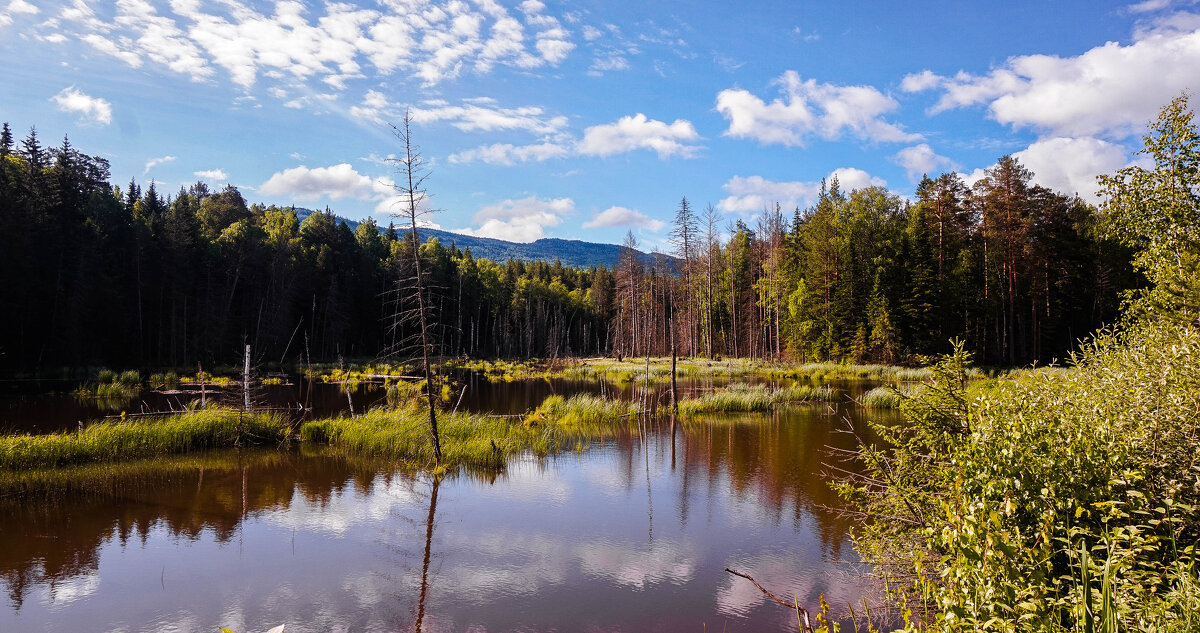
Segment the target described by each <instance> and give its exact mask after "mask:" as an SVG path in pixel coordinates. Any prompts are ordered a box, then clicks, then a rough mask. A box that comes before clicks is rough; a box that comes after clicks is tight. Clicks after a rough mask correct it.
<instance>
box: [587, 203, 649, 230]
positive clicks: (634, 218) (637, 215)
mask: <svg viewBox="0 0 1200 633" xmlns="http://www.w3.org/2000/svg"><path fill="white" fill-rule="evenodd" d="M609 226H640V227H642V228H645V229H650V230H651V231H656V232H657V231H661V230H662V228H663V227H664V226H666V224H665V223H663V222H662V221H660V220H655V219H654V218H652V217H650V216H648V215H646V214H645V213H642V212H641V211H635V210H634V209H626V208H625V207H609V208H607V209H605V210H604V211H601V212H600V213H597V214H596V216H595V217H593V218H592V219H591V220H588V221H587V222H584V223H583V228H585V229H597V228H601V227H609Z"/></svg>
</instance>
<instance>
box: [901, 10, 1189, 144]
mask: <svg viewBox="0 0 1200 633" xmlns="http://www.w3.org/2000/svg"><path fill="white" fill-rule="evenodd" d="M1189 16H1190V18H1194V17H1195V16H1192V15H1191V14H1175V15H1173V16H1170V17H1169V18H1164V19H1163V20H1161V21H1156V22H1154V23H1152V24H1151V25H1150V26H1149V27H1147V28H1141V29H1139V30H1138V31H1136V32H1135V33H1134V41H1133V42H1132V43H1130V44H1127V45H1123V44H1120V43H1117V42H1108V43H1106V44H1104V45H1103V46H1097V47H1095V48H1092V49H1091V50H1088V51H1086V52H1084V53H1083V54H1081V55H1078V56H1075V57H1058V56H1054V55H1024V56H1018V57H1012V58H1010V59H1008V61H1007V62H1005V64H1004V65H1003V66H1001V67H999V68H996V69H994V70H992V71H991V72H989V73H987V74H984V75H973V74H970V73H967V72H962V71H960V72H959V73H957V74H956V75H954V76H952V77H947V76H940V75H936V74H934V73H932V72H930V71H923V72H921V73H917V74H914V75H909V76H908V77H905V79H904V81H903V82H902V84H901V88H902V89H904V90H906V91H909V92H918V91H924V90H936V91H939V92H940V93H941V96H940V97H939V99H938V101H937V103H936V104H935V105H934V106H933V107H932V108H931V109H930V114H936V113H938V112H942V111H945V110H950V109H955V108H963V107H968V106H975V105H984V106H986V107H987V109H988V113H989V116H991V118H993V119H995V120H996V121H998V122H1000V123H1002V124H1006V125H1011V126H1012V127H1013V128H1016V129H1021V128H1032V129H1035V130H1038V131H1041V132H1043V133H1045V134H1047V135H1049V136H1064V137H1082V136H1107V137H1112V138H1123V137H1125V136H1129V135H1131V134H1135V133H1137V132H1139V131H1140V130H1141V129H1142V128H1143V126H1144V125H1145V123H1146V121H1148V120H1150V119H1152V118H1153V117H1154V115H1155V113H1156V112H1157V111H1158V109H1159V108H1160V107H1161V106H1162V104H1164V103H1166V102H1168V101H1170V100H1171V99H1172V98H1173V97H1175V96H1177V95H1178V94H1179V91H1180V89H1181V87H1186V86H1196V85H1200V20H1196V19H1189Z"/></svg>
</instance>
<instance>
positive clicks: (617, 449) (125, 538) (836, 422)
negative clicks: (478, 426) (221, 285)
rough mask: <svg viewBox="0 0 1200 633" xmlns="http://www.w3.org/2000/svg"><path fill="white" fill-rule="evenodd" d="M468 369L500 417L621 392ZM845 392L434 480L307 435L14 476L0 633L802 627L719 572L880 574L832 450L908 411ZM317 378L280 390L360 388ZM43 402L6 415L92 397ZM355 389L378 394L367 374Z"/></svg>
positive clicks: (796, 590) (466, 402) (854, 585)
mask: <svg viewBox="0 0 1200 633" xmlns="http://www.w3.org/2000/svg"><path fill="white" fill-rule="evenodd" d="M464 381H465V382H466V384H467V386H468V389H467V396H466V397H464V399H463V402H461V403H460V404H461V406H463V407H464V408H466V407H469V408H471V409H475V410H480V411H492V412H496V413H511V412H514V411H517V412H519V411H525V410H528V409H530V408H532V407H533V406H536V404H537V403H539V402H540V401H541V399H542V398H544V397H545V396H546V395H549V394H550V393H561V394H564V395H569V394H570V393H574V392H579V391H587V392H600V391H603V390H607V391H609V392H610V393H611V392H612V388H611V387H608V386H605V385H601V384H600V383H596V382H586V381H585V382H567V381H531V382H524V383H506V384H491V383H488V382H486V381H484V380H481V379H478V378H475V377H468V378H466V379H465V380H464ZM710 386H711V385H710V384H703V383H688V384H687V385H686V388H687V389H689V390H703V389H706V388H710ZM842 388H843V389H844V390H845V391H846V398H845V400H846V401H845V402H844V403H842V404H837V405H829V404H820V405H806V406H802V407H792V408H788V409H784V410H780V411H777V412H775V413H772V414H759V415H743V416H733V417H730V416H722V417H711V418H705V419H703V420H697V421H692V422H688V423H686V424H682V423H681V424H679V425H677V426H676V428H675V429H674V432H672V430H671V427H670V425H669V424H668V423H667V422H665V421H663V422H657V423H649V424H646V425H645V426H644V428H642V429H639V430H638V431H635V432H629V433H627V434H625V435H623V436H621V437H619V438H618V439H616V440H614V441H609V442H604V443H596V444H593V445H591V446H589V447H585V448H583V449H582V450H579V451H575V452H570V453H565V454H560V455H558V456H555V457H549V458H545V459H538V458H535V457H526V458H522V459H519V460H514V461H513V462H511V463H510V464H509V465H508V467H507V468H506V469H505V470H504V471H502V472H499V473H470V472H463V473H459V474H456V475H453V476H448V477H445V478H442V479H440V480H438V481H435V480H434V479H432V478H431V477H430V476H428V475H427V474H421V473H411V472H407V471H404V470H398V469H396V468H395V467H394V466H393V465H390V464H387V463H383V462H381V461H379V460H373V459H365V458H352V457H346V456H344V455H339V454H337V453H335V452H332V451H329V450H310V449H294V450H282V451H280V450H256V451H241V452H234V451H228V452H216V453H208V454H206V455H203V456H196V455H192V456H184V457H177V458H166V459H158V460H153V461H148V462H140V463H135V464H128V465H121V466H113V467H105V468H103V469H99V470H93V471H91V472H90V474H88V475H87V477H85V478H84V479H90V480H92V481H91V483H87V482H81V481H80V480H79V479H78V478H75V479H72V478H69V477H68V478H64V480H63V482H64V483H63V484H62V486H61V487H62V488H69V487H78V488H81V489H82V490H81V491H79V492H76V493H69V494H68V493H60V494H55V495H51V496H50V497H49V498H43V497H36V498H28V497H26V498H22V499H16V498H13V497H12V496H11V495H8V496H5V493H4V488H3V486H0V517H2V518H0V593H2V597H0V600H3V604H0V631H22V632H31V631H71V632H73V633H80V632H88V631H211V632H216V631H217V630H218V627H226V628H230V629H232V630H234V631H236V632H237V633H259V632H262V631H266V630H267V629H269V628H271V627H273V626H276V625H278V624H286V625H287V627H286V630H287V631H288V632H289V633H299V632H303V631H313V632H316V631H338V632H350V631H379V632H383V631H431V632H432V631H471V632H480V633H482V632H485V631H564V632H569V631H681V632H682V631H687V632H703V631H794V630H796V624H795V614H794V613H792V612H789V611H788V610H786V609H784V608H782V607H780V606H779V605H777V604H774V603H771V602H770V601H768V600H767V599H766V598H764V597H763V596H762V594H761V593H759V591H758V590H757V589H755V588H754V586H753V585H752V584H750V583H749V582H748V581H745V580H743V579H740V578H736V577H734V576H732V575H730V574H728V573H726V572H725V571H724V570H725V568H727V567H729V568H733V569H736V570H740V571H743V572H747V573H750V574H751V575H753V576H754V577H755V578H756V579H757V580H758V581H759V582H761V583H762V584H764V585H765V586H767V587H768V588H770V589H771V590H772V591H774V592H775V593H777V594H779V595H782V596H786V597H787V598H789V599H790V598H792V597H793V596H796V597H797V598H798V599H799V601H800V603H801V604H802V605H816V604H817V603H818V596H820V595H824V596H825V598H826V599H827V600H828V601H829V602H830V603H831V604H832V605H834V607H835V609H837V610H838V611H840V612H842V613H844V612H845V605H847V604H848V603H852V604H855V605H856V606H857V605H858V604H860V602H861V600H862V598H863V597H864V596H865V595H867V594H869V593H870V589H869V584H868V583H867V582H866V581H864V579H863V578H862V573H863V572H864V569H863V568H862V565H861V564H860V563H859V561H858V558H857V556H856V554H855V552H854V550H853V546H852V544H851V543H850V540H849V538H848V530H849V528H850V527H851V525H852V523H851V522H850V520H848V519H846V518H845V517H843V516H841V515H840V514H839V513H838V512H837V509H838V507H839V500H838V499H837V497H836V495H834V494H833V493H832V492H831V491H830V489H829V487H828V485H827V483H826V482H827V477H826V473H827V471H828V467H827V466H826V464H828V463H830V461H831V457H830V455H829V453H828V447H831V446H832V447H840V448H852V447H853V445H854V438H853V437H852V436H851V435H849V434H847V433H844V432H841V431H842V430H844V429H845V427H846V426H847V425H852V426H853V427H854V428H856V429H857V430H858V431H859V432H862V433H866V432H867V431H866V420H867V419H868V418H872V419H880V418H882V417H885V416H889V415H891V414H889V413H887V412H879V411H870V412H867V411H864V410H860V409H858V408H856V407H855V406H854V405H853V403H852V402H851V401H850V396H851V395H853V394H854V393H857V392H859V391H861V389H862V388H863V387H862V386H861V385H843V386H842ZM289 389H290V391H288V390H289ZM306 390H307V393H306ZM321 390H322V387H320V386H312V388H311V389H309V388H308V387H304V386H300V387H284V388H281V389H280V393H279V394H276V396H273V397H278V398H279V399H280V402H281V405H282V404H286V403H285V402H284V401H286V400H287V394H291V395H292V396H291V397H292V398H293V399H296V400H299V401H300V402H303V401H304V400H308V403H309V405H310V407H311V408H313V409H314V410H316V409H317V408H318V406H321V407H328V408H330V409H333V410H336V409H337V408H338V407H340V406H342V405H340V404H336V403H339V402H345V393H344V389H339V388H338V387H336V386H328V388H325V391H327V392H328V393H325V392H321ZM621 393H623V394H624V395H625V396H626V397H629V396H630V395H631V393H630V389H629V388H626V389H625V390H623V392H622V391H620V390H618V393H617V394H615V395H620V394H621ZM49 398H51V401H52V402H51V404H49V405H47V404H46V400H44V399H43V400H39V399H38V398H33V397H30V396H20V397H17V396H12V397H9V398H6V399H5V400H3V401H0V412H8V415H10V416H11V415H12V413H11V412H12V411H15V410H22V411H29V410H31V408H32V407H36V406H37V405H38V403H39V402H40V403H42V404H43V405H46V406H48V409H47V411H50V412H49V413H46V415H44V416H42V422H41V425H42V427H40V428H47V427H55V428H70V426H71V424H73V422H72V420H71V418H72V417H73V416H75V415H76V414H77V413H78V412H77V411H74V410H72V411H70V412H66V413H64V412H63V411H62V408H63V406H65V405H64V404H63V403H64V402H65V400H63V401H54V400H53V397H49ZM351 399H352V400H355V401H354V406H355V407H356V408H360V407H367V406H373V405H374V406H378V405H379V404H381V400H380V398H379V395H378V394H376V395H375V396H372V392H371V390H370V389H367V388H365V387H361V386H360V387H359V388H358V390H356V391H355V392H353V393H352V394H351ZM56 407H57V408H56ZM55 411H57V413H54V412H55ZM24 415H25V416H26V419H28V413H26V414H24ZM55 415H58V417H57V418H55V417H54V416H55ZM27 424H28V423H27ZM0 425H4V426H5V427H6V428H8V429H13V428H19V427H20V425H18V424H17V421H16V420H14V419H13V418H11V417H9V418H3V417H0ZM97 482H99V483H97ZM0 483H3V482H0Z"/></svg>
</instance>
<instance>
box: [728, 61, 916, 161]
mask: <svg viewBox="0 0 1200 633" xmlns="http://www.w3.org/2000/svg"><path fill="white" fill-rule="evenodd" d="M774 84H775V85H778V86H779V88H780V92H781V93H782V96H780V97H777V98H775V99H774V100H772V101H771V102H770V103H766V102H765V101H763V100H762V99H761V98H759V97H758V96H756V95H754V94H752V93H751V92H750V91H748V90H743V89H734V88H730V89H727V90H722V91H721V92H720V93H718V94H717V111H718V112H720V113H721V115H722V116H724V117H725V118H726V119H728V120H729V129H728V130H726V132H725V134H726V135H727V136H731V137H734V138H748V139H754V140H757V141H759V142H760V143H766V144H771V143H780V144H783V145H787V146H800V147H803V146H804V145H805V142H806V140H807V139H808V138H809V137H811V136H813V135H816V136H819V137H821V138H824V139H836V138H840V137H841V136H842V135H843V134H847V133H849V134H851V135H853V136H855V137H858V138H860V139H863V140H869V141H880V142H906V141H915V140H919V139H920V138H921V136H920V135H919V134H911V133H908V132H905V131H904V130H903V129H901V128H900V127H899V126H898V125H896V124H894V123H889V122H887V121H885V120H883V118H882V117H883V115H884V114H886V113H888V112H891V111H893V110H895V109H896V108H898V107H899V103H897V102H896V100H895V99H893V98H891V97H889V96H887V95H885V94H883V93H882V92H880V91H879V90H877V89H875V88H874V87H872V86H836V85H833V84H822V83H817V82H816V81H815V80H813V79H808V80H804V79H801V78H800V75H799V73H797V72H796V71H793V70H789V71H787V72H785V73H784V74H783V75H782V76H780V77H779V79H777V80H776V81H775V82H774Z"/></svg>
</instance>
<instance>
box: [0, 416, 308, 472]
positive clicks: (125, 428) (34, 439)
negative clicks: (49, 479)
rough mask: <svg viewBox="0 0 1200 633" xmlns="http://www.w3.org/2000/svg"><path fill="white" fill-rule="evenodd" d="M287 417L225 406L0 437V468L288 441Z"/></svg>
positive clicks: (109, 459)
mask: <svg viewBox="0 0 1200 633" xmlns="http://www.w3.org/2000/svg"><path fill="white" fill-rule="evenodd" d="M288 434H289V427H288V424H287V421H286V420H284V419H283V418H282V417H280V416H277V415H274V414H269V413H251V414H245V415H243V414H241V413H239V412H237V411H231V410H226V409H206V410H202V411H187V412H183V413H179V414H174V415H168V416H163V417H148V418H138V419H136V420H119V421H104V422H93V423H92V424H89V425H87V426H85V427H84V428H83V429H81V430H80V431H78V432H75V433H51V434H48V435H28V434H22V435H8V436H5V437H2V438H0V469H20V468H45V467H54V466H64V465H68V464H81V463H87V462H98V461H122V460H128V459H136V458H140V457H151V456H156V455H170V454H176V453H187V452H191V451H197V450H203V449H209V448H224V447H232V446H252V445H266V444H274V443H278V442H282V441H286V440H287V437H288Z"/></svg>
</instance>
